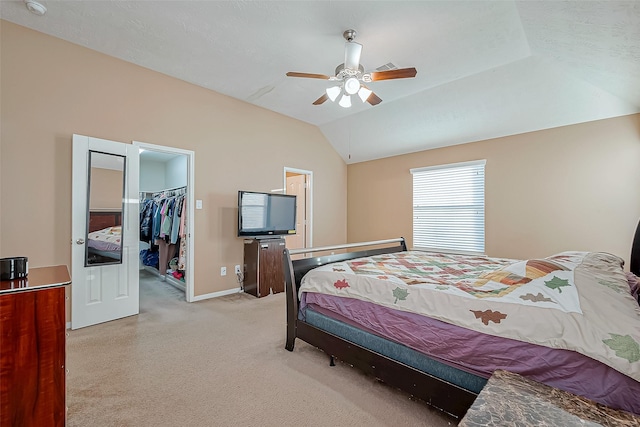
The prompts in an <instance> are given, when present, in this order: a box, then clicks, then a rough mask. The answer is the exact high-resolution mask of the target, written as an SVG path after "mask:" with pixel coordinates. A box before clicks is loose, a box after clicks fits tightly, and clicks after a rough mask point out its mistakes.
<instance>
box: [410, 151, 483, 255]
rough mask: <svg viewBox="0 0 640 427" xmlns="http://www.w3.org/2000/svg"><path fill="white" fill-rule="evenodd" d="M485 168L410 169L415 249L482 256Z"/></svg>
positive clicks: (473, 165)
mask: <svg viewBox="0 0 640 427" xmlns="http://www.w3.org/2000/svg"><path fill="white" fill-rule="evenodd" d="M485 164H486V160H477V161H473V162H464V163H453V164H449V165H441V166H433V167H427V168H419V169H411V173H412V174H413V247H414V248H415V249H425V250H438V251H445V252H457V253H466V252H469V253H484V166H485Z"/></svg>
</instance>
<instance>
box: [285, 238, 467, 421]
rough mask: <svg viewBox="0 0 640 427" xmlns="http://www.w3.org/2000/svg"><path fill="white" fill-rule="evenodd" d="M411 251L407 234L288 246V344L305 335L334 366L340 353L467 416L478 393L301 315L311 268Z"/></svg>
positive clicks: (289, 347)
mask: <svg viewBox="0 0 640 427" xmlns="http://www.w3.org/2000/svg"><path fill="white" fill-rule="evenodd" d="M389 244H395V245H393V246H391V247H384V248H377V249H369V250H361V251H357V252H350V253H341V254H335V255H327V256H322V257H314V258H302V259H296V260H292V259H291V256H292V255H297V254H303V253H311V252H327V251H333V250H340V249H347V248H363V247H366V246H373V245H377V246H378V247H379V246H380V245H389ZM406 250H407V246H406V244H405V241H404V238H398V239H391V240H379V241H374V242H364V243H353V244H347V245H339V246H324V247H319V248H309V249H293V250H287V249H285V250H284V272H285V284H286V290H285V291H286V299H287V342H286V345H285V348H286V349H287V350H289V351H293V347H294V344H295V339H296V338H300V339H301V340H303V341H305V342H307V343H309V344H311V345H313V346H315V347H318V348H319V349H321V350H323V351H324V352H325V353H327V354H328V355H329V356H330V364H331V365H333V358H334V357H337V358H338V359H340V360H342V361H344V362H346V363H348V364H350V365H353V366H354V367H356V368H358V369H360V370H362V371H364V372H365V373H366V374H370V375H373V376H375V377H376V378H378V379H380V380H382V381H383V382H385V383H387V384H389V385H391V386H394V387H397V388H399V389H401V390H404V391H406V392H408V393H410V394H412V395H413V396H415V397H417V398H420V399H422V400H424V401H425V402H427V403H429V404H431V405H433V406H435V407H436V408H438V409H441V410H443V411H445V412H447V413H449V414H451V415H453V416H455V417H459V418H462V417H463V416H464V414H465V413H466V412H467V410H468V409H469V407H470V406H471V405H472V403H473V401H474V400H475V398H476V396H477V395H476V393H474V392H471V391H469V390H466V389H464V388H462V387H459V386H457V385H455V384H451V383H449V382H447V381H445V380H442V379H440V378H437V377H435V376H433V375H429V374H427V373H425V372H422V371H420V370H418V369H415V368H413V367H411V366H408V365H405V364H404V363H401V362H398V361H396V360H393V359H391V358H389V357H387V356H384V355H382V354H380V353H377V352H375V351H372V350H369V349H367V348H364V347H362V346H360V345H357V344H354V343H352V342H350V341H347V340H345V339H343V338H340V337H338V336H336V335H333V334H331V333H328V332H325V331H323V330H321V329H318V328H316V327H314V326H312V325H310V324H308V323H306V322H304V321H302V320H299V319H298V310H299V302H300V301H299V300H298V289H299V287H300V281H301V280H302V277H303V276H304V275H305V274H306V273H307V272H308V271H309V270H312V269H314V268H316V267H319V266H321V265H325V264H329V263H332V262H340V261H346V260H351V259H354V258H361V257H367V256H373V255H380V254H386V253H394V252H402V251H406ZM425 357H428V356H425Z"/></svg>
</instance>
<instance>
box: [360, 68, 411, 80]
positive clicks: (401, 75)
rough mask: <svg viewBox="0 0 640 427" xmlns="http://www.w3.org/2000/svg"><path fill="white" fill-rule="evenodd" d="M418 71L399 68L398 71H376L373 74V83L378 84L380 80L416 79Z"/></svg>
mask: <svg viewBox="0 0 640 427" xmlns="http://www.w3.org/2000/svg"><path fill="white" fill-rule="evenodd" d="M416 74H417V71H416V69H415V68H413V67H411V68H399V69H397V70H389V71H375V72H373V73H371V81H372V82H376V81H379V80H391V79H406V78H408V77H415V76H416Z"/></svg>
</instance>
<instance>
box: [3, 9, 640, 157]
mask: <svg viewBox="0 0 640 427" xmlns="http://www.w3.org/2000/svg"><path fill="white" fill-rule="evenodd" d="M41 3H42V4H44V5H45V6H46V7H47V9H48V11H47V13H46V14H45V15H44V16H41V17H40V16H36V15H33V14H31V13H30V12H28V11H27V10H26V8H25V6H24V4H23V3H22V2H21V1H1V2H0V17H1V18H2V19H6V20H8V21H11V22H14V23H17V24H20V25H24V26H26V27H29V28H33V29H35V30H38V31H41V32H44V33H47V34H51V35H53V36H56V37H59V38H62V39H65V40H68V41H70V42H73V43H77V44H79V45H82V46H86V47H89V48H91V49H95V50H97V51H100V52H103V53H106V54H108V55H111V56H114V57H117V58H121V59H123V60H126V61H129V62H132V63H135V64H138V65H141V66H143V67H146V68H150V69H152V70H156V71H159V72H161V73H164V74H168V75H171V76H174V77H177V78H179V79H182V80H185V81H188V82H191V83H194V84H197V85H199V86H203V87H205V88H209V89H211V90H214V91H217V92H220V93H223V94H226V95H229V96H231V97H234V98H237V99H240V100H244V101H246V102H249V103H251V104H254V105H257V106H260V107H264V108H266V109H269V110H273V111H276V112H279V113H282V114H284V115H287V116H290V117H293V118H296V119H299V120H302V121H305V122H308V123H311V124H314V125H317V126H318V127H319V129H320V130H321V131H322V133H323V134H324V135H325V136H326V138H327V139H328V140H329V142H330V143H331V144H332V145H333V146H334V148H335V149H336V150H337V151H338V153H339V154H340V155H341V156H342V157H343V158H344V160H345V161H346V162H347V163H355V162H360V161H365V160H371V159H376V158H381V157H387V156H392V155H396V154H402V153H409V152H415V151H421V150H425V149H429V148H435V147H442V146H446V145H453V144H461V143H466V142H472V141H478V140H483V139H487V138H494V137H500V136H506V135H512V134H517V133H523V132H529V131H535V130H540V129H547V128H552V127H557V126H563V125H568V124H575V123H581V122H586V121H591V120H598V119H604V118H610V117H616V116H621V115H627V114H632V113H637V112H640V77H639V76H640V2H639V1H570V2H562V1H469V2H465V1H338V0H334V1H152V0H147V1H59V0H43V1H41ZM350 28H353V29H355V30H357V31H358V35H357V37H356V41H357V42H359V43H361V44H363V45H364V48H363V52H362V57H361V64H362V65H364V68H365V71H372V70H374V69H375V68H377V67H380V66H382V65H384V64H387V63H389V62H391V63H393V64H394V65H396V66H397V67H398V68H404V67H416V68H417V70H418V74H417V76H416V77H415V78H413V79H402V80H392V81H389V80H387V81H379V82H373V83H370V84H369V87H370V88H371V89H373V90H374V91H375V93H376V94H377V95H378V96H380V98H382V99H383V102H382V103H381V104H379V105H377V106H375V107H372V106H370V105H369V104H360V103H359V101H358V102H355V103H354V106H353V107H352V108H350V109H343V108H342V107H340V106H338V105H337V104H334V103H331V102H330V101H327V102H325V103H324V104H323V105H320V106H314V105H312V102H313V101H314V100H315V99H317V98H318V97H319V96H320V95H322V93H323V92H324V89H325V88H326V87H327V86H329V85H330V83H328V82H327V81H324V80H317V79H302V78H291V77H286V76H285V73H286V72H287V71H299V72H309V73H320V74H327V75H333V72H334V69H335V67H336V66H337V65H338V64H340V63H342V62H343V60H344V39H343V38H342V33H343V31H344V30H346V29H350ZM604 142H606V141H603V143H604Z"/></svg>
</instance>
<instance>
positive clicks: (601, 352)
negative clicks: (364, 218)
mask: <svg viewBox="0 0 640 427" xmlns="http://www.w3.org/2000/svg"><path fill="white" fill-rule="evenodd" d="M623 262H624V261H623V260H622V259H620V258H619V257H617V256H615V255H611V254H605V253H588V252H563V253H561V254H557V255H554V256H551V257H547V258H543V259H532V260H522V261H518V260H509V259H500V258H489V257H485V256H464V255H448V254H440V253H428V252H419V251H409V252H398V253H393V254H384V255H378V256H373V257H367V258H358V259H355V260H351V261H345V262H339V263H333V264H328V265H324V266H321V267H318V268H316V269H313V270H311V271H310V272H309V273H307V275H306V276H305V277H304V278H303V280H302V283H301V287H300V293H303V292H319V293H324V294H329V295H336V296H342V297H347V298H356V299H360V300H363V301H367V302H372V303H376V304H380V305H383V306H387V307H391V308H394V309H398V310H404V311H409V312H413V313H417V314H421V315H425V316H428V317H432V318H435V319H438V320H441V321H444V322H447V323H451V324H455V325H458V326H461V327H465V328H468V329H472V330H475V331H478V332H482V333H486V334H491V335H496V336H501V337H505V338H511V339H516V340H520V341H525V342H530V343H534V344H538V345H544V346H547V347H552V348H561V349H567V350H573V351H577V352H579V353H582V354H584V355H586V356H589V357H591V358H593V359H596V360H598V361H600V362H602V363H605V364H606V365H608V366H610V367H612V368H614V369H616V370H618V371H619V372H621V373H623V374H625V375H627V376H629V377H631V378H634V379H635V380H637V381H640V308H639V307H638V304H637V303H636V302H635V300H634V299H633V297H632V296H631V293H630V292H629V286H628V282H627V278H626V275H625V273H624V271H623V269H622V266H623Z"/></svg>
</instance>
